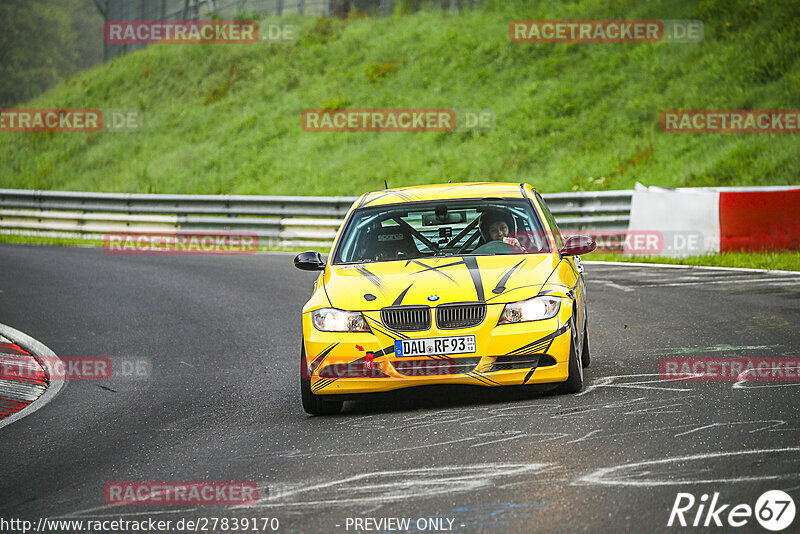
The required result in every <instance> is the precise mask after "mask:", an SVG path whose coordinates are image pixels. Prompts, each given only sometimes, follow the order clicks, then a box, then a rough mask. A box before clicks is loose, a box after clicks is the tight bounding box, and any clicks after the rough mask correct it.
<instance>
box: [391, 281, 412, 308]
mask: <svg viewBox="0 0 800 534" xmlns="http://www.w3.org/2000/svg"><path fill="white" fill-rule="evenodd" d="M413 285H414V284H411V286H413ZM411 286H408V287H407V288H405V289H404V290H403V292H402V293H400V294H399V295H398V296H397V298H396V299H394V302H392V306H399V305H400V304H402V303H403V298H404V297H405V296H406V293H408V290H409V289H411Z"/></svg>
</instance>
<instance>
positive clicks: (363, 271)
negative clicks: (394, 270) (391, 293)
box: [356, 267, 386, 293]
mask: <svg viewBox="0 0 800 534" xmlns="http://www.w3.org/2000/svg"><path fill="white" fill-rule="evenodd" d="M356 271H358V272H359V273H360V274H361V276H364V277H365V278H367V280H369V281H370V282H372V283H373V284H374V285H375V287H377V288H378V289H380V291H381V293H386V288H385V286H384V285H383V282H381V279H380V278H378V277H377V276H376V275H375V274H374V273H373V272H372V271H370V270H369V269H367V268H366V267H358V268H356Z"/></svg>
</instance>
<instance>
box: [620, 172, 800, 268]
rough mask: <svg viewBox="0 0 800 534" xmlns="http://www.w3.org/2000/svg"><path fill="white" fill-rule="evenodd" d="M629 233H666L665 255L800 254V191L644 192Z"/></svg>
mask: <svg viewBox="0 0 800 534" xmlns="http://www.w3.org/2000/svg"><path fill="white" fill-rule="evenodd" d="M628 230H629V231H636V232H661V233H662V234H663V240H664V246H663V251H662V252H661V254H662V255H665V256H692V255H697V254H707V253H711V252H729V251H740V250H741V251H758V250H786V249H789V250H798V249H800V186H786V187H750V188H748V187H742V188H678V189H665V188H660V187H650V188H648V187H644V186H642V185H640V184H637V187H636V189H635V190H634V193H633V198H632V201H631V218H630V224H629V227H628Z"/></svg>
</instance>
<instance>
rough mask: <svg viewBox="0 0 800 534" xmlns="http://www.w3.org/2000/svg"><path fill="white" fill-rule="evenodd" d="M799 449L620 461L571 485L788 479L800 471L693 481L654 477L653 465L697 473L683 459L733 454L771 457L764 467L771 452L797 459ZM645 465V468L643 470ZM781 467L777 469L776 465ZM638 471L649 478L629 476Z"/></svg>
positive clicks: (701, 482) (704, 470)
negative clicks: (630, 461) (623, 462)
mask: <svg viewBox="0 0 800 534" xmlns="http://www.w3.org/2000/svg"><path fill="white" fill-rule="evenodd" d="M798 452H800V447H785V448H780V449H751V450H744V451H729V452H712V453H706V454H693V455H690V456H675V457H672V458H664V459H659V460H648V461H644V462H635V463H630V464H621V465H616V466H613V467H603V468H600V469H597V470H595V471H592V472H591V473H589V474H588V475H586V476H584V477H582V478H580V479H579V480H578V481H577V482H574V483H573V485H580V484H591V485H603V486H633V487H653V486H674V485H686V484H721V483H734V482H759V481H764V480H783V479H791V478H798V477H800V473H798V472H792V471H788V472H787V471H786V470H784V472H783V473H778V474H768V473H764V474H760V475H750V476H738V477H737V476H734V477H725V476H720V477H717V478H715V477H712V478H702V479H697V480H693V479H691V478H688V479H686V478H683V479H681V478H676V479H663V478H657V477H658V473H657V472H656V470H655V469H654V468H653V467H654V466H663V465H671V464H679V465H680V468H679V469H673V470H671V471H668V472H666V473H664V474H665V475H667V474H680V473H682V472H687V471H688V472H697V471H698V470H696V469H695V470H692V469H690V468H688V467H687V466H686V462H692V461H705V460H712V459H715V458H730V457H735V456H748V455H755V456H757V457H758V458H761V459H763V458H770V462H767V463H766V464H764V465H767V466H775V465H776V464H777V463H778V462H776V461H775V458H774V455H776V454H780V453H794V454H792V455H791V456H790V458H791V459H792V460H793V461H795V462H797V461H798V458H800V455H799V454H797V453H798ZM642 468H644V469H642ZM779 469H780V468H779ZM709 471H711V468H709V467H708V466H707V465H704V467H703V470H702V471H701V472H703V473H707V472H709ZM637 474H641V475H645V476H650V477H651V478H649V479H648V478H644V479H634V478H632V476H636V475H637Z"/></svg>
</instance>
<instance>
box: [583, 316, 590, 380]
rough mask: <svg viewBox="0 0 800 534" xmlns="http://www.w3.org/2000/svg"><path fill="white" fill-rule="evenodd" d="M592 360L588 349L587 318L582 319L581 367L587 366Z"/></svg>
mask: <svg viewBox="0 0 800 534" xmlns="http://www.w3.org/2000/svg"><path fill="white" fill-rule="evenodd" d="M591 360H592V353H591V351H590V350H589V319H588V318H586V319H584V320H583V349H581V362H582V363H583V367H584V368H586V367H589V363H591Z"/></svg>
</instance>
